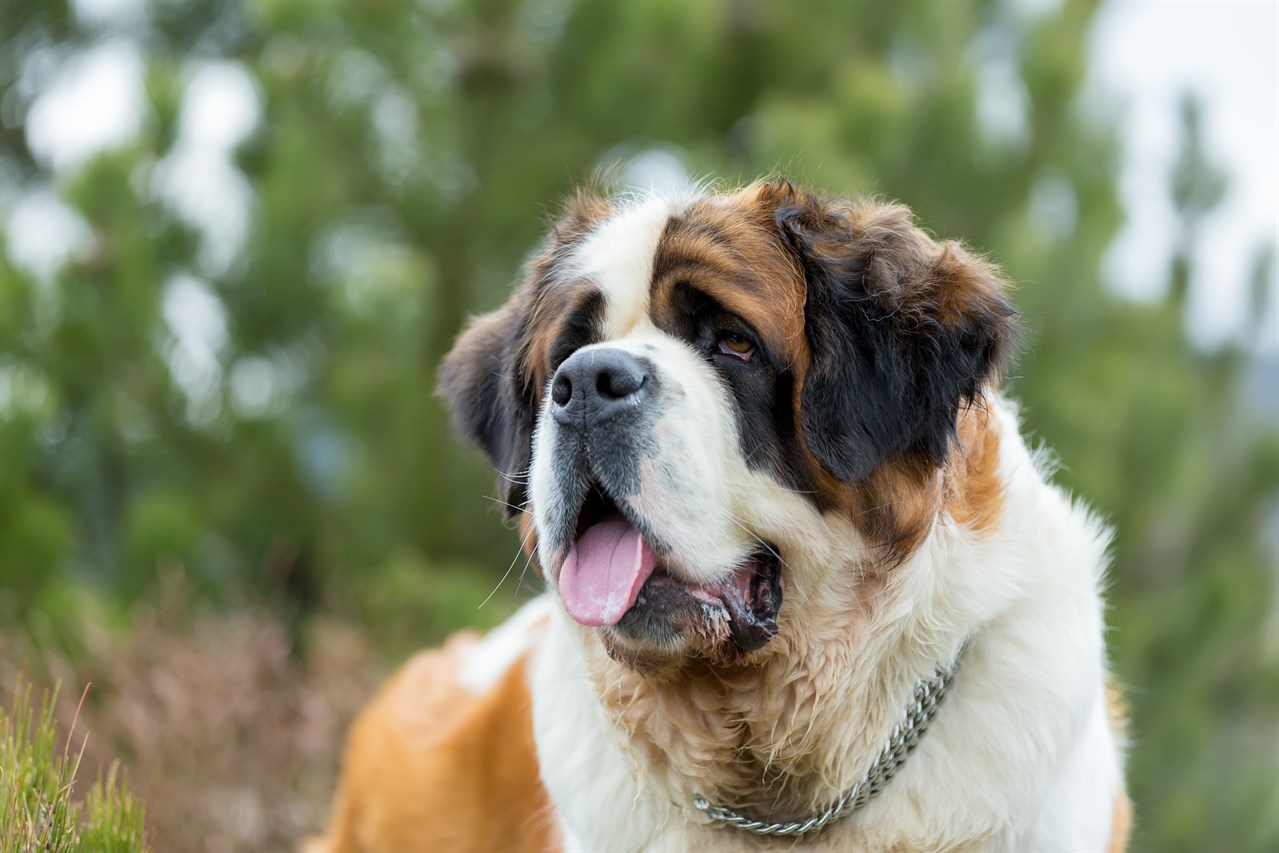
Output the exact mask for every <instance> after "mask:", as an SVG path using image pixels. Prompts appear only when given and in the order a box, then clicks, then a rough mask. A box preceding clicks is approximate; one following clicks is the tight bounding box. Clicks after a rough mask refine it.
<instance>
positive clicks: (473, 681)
mask: <svg viewBox="0 0 1279 853" xmlns="http://www.w3.org/2000/svg"><path fill="white" fill-rule="evenodd" d="M550 611H551V606H550V601H548V600H547V599H546V597H545V596H541V597H538V598H535V599H533V600H532V601H530V602H528V603H526V604H525V605H524V606H523V607H521V608H520V609H519V610H517V611H516V612H515V615H513V616H512V617H511V618H509V619H507V620H506V621H505V622H503V623H502V624H501V625H500V626H498V627H497V628H495V629H494V630H492V631H490V632H489V633H488V634H486V635H485V637H484V639H482V640H480V641H479V642H478V643H476V644H475V645H474V646H471V647H470V648H468V649H467V650H466V651H465V652H464V653H463V657H462V666H461V668H460V669H459V671H458V676H457V680H458V683H460V684H461V685H462V686H463V687H465V688H466V689H467V690H470V691H471V692H472V693H484V692H485V691H487V690H489V689H490V688H492V687H493V685H495V684H497V682H498V681H500V680H501V678H502V676H503V675H505V674H506V672H507V670H509V669H510V668H511V665H512V664H514V663H515V662H516V661H517V660H519V659H520V658H521V657H522V656H523V655H524V653H525V652H527V651H528V650H529V649H530V648H532V647H533V643H534V642H536V640H537V637H538V632H537V631H536V630H535V629H536V627H537V626H538V625H539V624H540V623H542V622H544V621H545V620H546V617H547V614H548V613H550Z"/></svg>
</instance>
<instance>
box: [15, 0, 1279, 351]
mask: <svg viewBox="0 0 1279 853" xmlns="http://www.w3.org/2000/svg"><path fill="white" fill-rule="evenodd" d="M0 2H3V0H0ZM76 5H77V8H78V14H79V15H80V16H81V18H82V19H85V20H87V21H93V22H114V23H117V24H118V23H120V22H121V21H122V20H123V19H127V18H130V17H133V16H136V15H137V14H140V13H142V11H141V10H144V9H145V6H144V5H143V4H142V3H141V2H135V1H134V0H79V2H78V3H77V4H76ZM1026 5H1027V7H1028V8H1030V9H1042V8H1044V7H1045V6H1051V5H1053V4H1052V2H1051V0H1048V2H1035V3H1028V4H1026ZM1091 52H1092V60H1093V62H1092V68H1091V77H1090V80H1089V87H1088V89H1089V101H1090V103H1091V104H1092V105H1093V106H1094V107H1095V108H1096V109H1099V110H1103V111H1106V112H1107V113H1108V114H1113V115H1117V116H1118V117H1119V120H1120V128H1121V139H1122V141H1123V145H1124V150H1125V165H1124V168H1123V170H1122V173H1121V192H1122V194H1123V199H1124V202H1125V206H1126V208H1127V211H1128V222H1127V224H1126V225H1125V227H1124V229H1123V231H1122V232H1121V233H1120V235H1119V238H1118V239H1117V240H1116V242H1115V244H1114V246H1113V248H1112V250H1111V252H1110V254H1109V256H1108V258H1107V262H1106V273H1107V278H1108V280H1109V282H1110V283H1111V285H1112V286H1113V287H1114V288H1115V290H1116V291H1118V292H1119V293H1121V294H1123V295H1125V296H1127V297H1129V298H1133V299H1151V298H1154V297H1157V296H1158V295H1159V291H1160V288H1161V287H1162V286H1163V285H1164V284H1165V283H1166V281H1167V268H1168V267H1167V264H1168V259H1169V257H1170V255H1171V251H1172V248H1173V247H1172V240H1173V236H1174V228H1173V223H1174V219H1173V210H1172V206H1171V202H1170V200H1169V199H1168V195H1167V192H1168V190H1167V187H1168V174H1169V170H1170V169H1171V167H1172V164H1173V161H1174V159H1175V156H1176V148H1177V141H1178V101H1179V99H1180V97H1181V95H1182V93H1183V92H1186V91H1189V92H1193V93H1196V94H1198V95H1199V96H1200V98H1201V101H1202V103H1203V105H1204V107H1205V130H1206V137H1207V147H1208V151H1209V155H1210V156H1211V157H1212V158H1213V159H1214V160H1215V161H1216V162H1218V163H1219V164H1221V165H1222V166H1223V167H1224V168H1225V170H1226V172H1227V174H1228V176H1229V187H1228V190H1227V195H1226V198H1225V200H1224V201H1223V203H1222V205H1221V208H1220V209H1219V211H1218V213H1217V215H1215V216H1214V217H1213V218H1212V220H1211V221H1210V222H1209V223H1208V226H1207V228H1206V231H1205V234H1204V245H1203V246H1201V247H1200V249H1201V255H1200V259H1201V263H1200V269H1199V270H1198V271H1197V274H1196V278H1195V281H1194V283H1193V288H1192V305H1191V312H1190V332H1191V335H1192V337H1193V338H1194V340H1195V341H1196V342H1197V343H1199V344H1200V345H1204V346H1212V345H1214V344H1217V343H1219V342H1221V341H1222V340H1223V339H1225V338H1228V337H1230V336H1232V335H1237V334H1238V333H1239V331H1240V330H1241V329H1242V328H1244V327H1245V326H1246V325H1247V324H1248V323H1249V322H1251V320H1250V319H1249V318H1248V317H1247V314H1248V312H1249V306H1248V284H1249V275H1250V271H1251V269H1252V264H1253V259H1254V257H1255V255H1256V252H1257V251H1258V250H1259V249H1260V248H1261V247H1262V246H1264V245H1266V244H1267V243H1269V244H1271V245H1275V246H1279V0H1112V2H1110V3H1108V4H1106V5H1104V6H1103V7H1102V10H1101V12H1100V14H1099V16H1098V18H1097V20H1096V23H1095V27H1094V30H1093V34H1092V41H1091ZM142 72H143V63H142V59H141V57H140V55H139V53H138V51H137V49H136V48H135V47H134V46H133V44H132V43H131V42H130V41H128V40H127V39H125V38H123V37H116V38H113V39H107V40H105V41H103V42H102V43H100V44H99V45H98V46H97V47H95V48H93V49H92V50H90V51H88V52H87V53H85V54H84V55H83V56H82V57H80V58H79V59H78V60H77V62H76V63H74V64H72V65H69V66H68V67H66V68H63V69H60V71H59V73H58V77H57V80H58V82H57V84H56V85H55V86H54V88H53V89H52V90H51V91H49V92H48V93H47V94H45V95H44V96H42V97H41V98H40V99H39V100H38V101H37V102H36V104H35V105H34V107H33V109H32V111H31V114H30V116H29V122H28V138H29V140H30V143H31V145H32V148H33V149H34V150H35V151H36V153H37V155H38V156H39V157H40V158H41V159H42V160H43V161H44V162H45V163H47V164H48V165H50V166H51V167H52V168H54V169H55V171H64V170H67V169H72V168H74V167H75V166H76V165H77V164H78V163H80V162H81V161H83V160H84V158H86V157H88V156H90V155H92V154H93V153H94V152H96V151H99V150H102V149H103V148H107V147H111V146H113V145H118V144H121V143H123V142H126V141H128V140H129V139H130V138H131V136H132V135H133V133H134V132H135V130H136V128H137V126H138V123H139V120H140V118H141V116H142V113H143V111H144V109H145V106H144V96H143V91H142ZM186 103H187V104H188V105H189V106H190V109H187V110H184V113H183V116H182V128H181V134H180V136H179V144H178V146H177V149H176V150H175V151H174V152H172V154H171V155H170V156H169V157H166V159H165V161H164V163H162V164H161V167H160V168H159V169H158V170H157V178H156V180H157V186H156V190H157V191H158V192H159V193H160V194H161V196H162V197H164V198H165V199H167V200H168V201H169V203H171V204H173V205H174V206H175V208H176V209H178V210H179V211H181V212H182V213H183V215H185V216H187V217H189V218H190V219H191V220H192V221H193V222H195V223H196V224H198V225H200V226H201V227H202V228H203V229H205V231H206V233H207V235H208V238H207V239H206V240H205V241H204V253H205V254H204V256H203V257H202V265H204V266H205V267H206V268H213V269H217V268H218V267H220V266H221V265H223V264H225V263H228V262H229V261H230V259H231V258H232V257H234V255H235V252H236V251H237V249H238V245H239V243H240V241H241V240H242V239H243V236H244V232H243V228H244V225H245V222H246V217H245V216H244V213H245V211H246V210H247V205H248V204H249V202H250V200H251V197H252V190H251V187H249V186H248V184H247V182H246V181H245V180H244V179H243V177H242V176H240V175H239V174H238V172H237V171H236V170H235V169H234V168H233V167H232V166H231V165H230V160H229V155H230V152H231V150H232V149H233V147H234V146H235V145H236V144H237V143H238V142H239V141H240V140H241V139H242V138H244V136H245V135H247V134H248V133H250V132H251V131H252V129H253V127H254V126H255V124H256V123H257V121H258V120H259V105H258V103H257V95H256V93H255V89H254V86H253V83H252V81H251V80H250V79H249V77H248V75H246V74H245V73H244V72H243V71H242V70H240V69H239V68H238V67H237V66H235V65H233V64H229V63H224V64H215V65H209V66H207V67H204V68H203V69H201V70H200V71H198V72H197V73H196V75H195V77H194V78H193V82H192V85H191V89H189V90H188V99H187V101H186ZM0 202H8V203H10V204H12V199H5V198H3V195H2V194H0ZM0 215H3V214H0ZM7 227H8V229H9V232H10V240H9V247H10V251H11V252H12V253H13V254H14V255H15V256H16V258H17V260H19V261H20V262H22V263H24V264H26V265H28V266H31V267H33V268H36V269H39V270H41V271H42V272H45V273H47V272H49V271H51V269H52V268H53V266H54V265H56V263H57V262H58V260H59V258H60V257H61V256H62V255H63V254H64V253H65V252H67V251H74V250H75V248H76V247H77V246H78V245H84V244H85V243H87V241H88V234H87V232H86V230H85V228H84V226H83V224H82V223H80V222H79V221H78V220H77V218H76V217H75V216H74V214H72V213H71V212H70V211H69V210H67V209H66V208H65V207H63V206H62V205H61V203H60V202H59V201H58V200H57V198H56V196H55V195H54V194H53V193H51V192H45V193H38V194H35V195H33V196H30V197H28V198H26V199H24V200H22V201H21V202H20V203H18V204H17V205H13V206H12V207H11V210H10V211H9V221H8V223H7ZM1270 285H1271V289H1270V300H1269V308H1268V311H1267V314H1266V317H1265V320H1264V326H1263V332H1262V340H1261V342H1260V343H1261V346H1262V348H1263V349H1265V350H1267V351H1271V352H1279V280H1272V281H1271V282H1270ZM179 290H180V289H179ZM185 302H186V304H185V307H184V305H183V304H178V305H177V306H176V307H174V306H172V305H170V306H166V313H167V314H174V313H176V314H179V315H180V314H182V313H183V312H196V313H198V312H201V311H206V310H208V304H209V303H208V300H203V299H194V298H193V299H190V300H185ZM188 319H189V322H187V323H186V325H187V326H190V327H193V328H199V327H200V326H201V324H202V323H203V325H204V326H209V322H207V321H205V320H203V319H202V318H199V317H191V318H188ZM213 325H214V326H216V325H217V323H216V322H214V323H213Z"/></svg>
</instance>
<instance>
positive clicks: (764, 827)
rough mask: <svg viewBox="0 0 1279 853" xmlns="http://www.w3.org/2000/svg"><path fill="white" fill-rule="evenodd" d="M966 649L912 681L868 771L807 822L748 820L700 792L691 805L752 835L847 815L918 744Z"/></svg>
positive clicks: (807, 828) (810, 826)
mask: <svg viewBox="0 0 1279 853" xmlns="http://www.w3.org/2000/svg"><path fill="white" fill-rule="evenodd" d="M967 650H968V644H967V643H965V644H964V645H963V646H962V647H961V648H960V650H959V654H957V655H955V659H954V660H953V661H952V662H951V663H950V665H949V666H947V667H940V666H939V667H937V669H936V670H935V671H934V673H933V676H932V677H931V678H927V679H924V680H922V681H920V682H919V683H918V684H916V685H915V695H914V698H913V701H912V702H911V703H910V704H909V705H907V706H906V713H905V715H904V716H903V717H902V719H901V722H899V723H898V724H897V725H896V726H894V727H893V732H892V734H891V735H889V737H888V743H886V744H885V745H884V748H883V750H881V751H880V753H879V757H878V758H877V759H875V763H874V764H872V765H871V767H870V769H869V770H867V771H866V775H865V776H863V777H862V778H861V779H860V780H858V781H857V782H856V783H855V784H854V785H853V787H852V788H850V789H849V790H848V793H846V794H844V796H842V797H840V798H839V799H838V800H837V801H836V802H835V803H834V804H833V805H831V807H830V808H828V809H826V810H825V811H823V812H820V813H818V814H816V815H813V816H812V817H810V818H808V819H807V820H801V821H794V822H792V823H769V822H766V821H761V820H752V819H751V818H749V817H746V816H745V815H743V814H741V813H740V812H736V811H733V810H732V809H730V808H728V807H727V806H719V805H714V804H713V803H711V802H710V801H709V800H707V799H706V798H705V797H703V796H702V795H701V794H694V795H693V807H694V808H696V809H697V810H698V811H700V812H703V813H705V814H706V816H707V817H709V818H710V819H711V821H713V822H715V823H720V824H724V825H725V826H731V827H733V828H734V829H740V830H743V831H744V832H753V833H755V834H756V835H791V836H800V835H807V834H809V833H812V832H818V831H819V830H821V829H823V828H825V827H827V826H829V825H830V824H832V823H834V822H835V821H837V820H840V819H842V818H845V817H848V816H849V815H850V814H852V813H853V812H855V811H857V810H858V809H859V808H861V807H862V806H864V805H866V803H867V802H869V801H870V800H871V799H872V798H873V797H874V796H875V795H876V794H878V793H879V792H880V791H882V790H883V789H884V786H885V785H887V784H888V782H889V780H890V779H892V778H893V775H894V774H895V773H896V772H897V769H898V768H899V767H901V766H902V765H903V764H904V763H906V758H907V756H909V755H910V754H911V753H912V752H914V750H915V747H916V746H918V745H919V740H920V738H922V737H923V736H924V732H926V731H927V730H928V724H929V723H931V722H932V721H933V717H935V716H936V715H937V709H938V708H939V707H940V706H941V703H942V700H944V699H945V698H946V694H947V693H948V692H950V685H951V683H952V682H953V681H954V678H955V671H956V670H958V669H959V662H960V661H961V660H962V659H963V657H964V652H965V651H967Z"/></svg>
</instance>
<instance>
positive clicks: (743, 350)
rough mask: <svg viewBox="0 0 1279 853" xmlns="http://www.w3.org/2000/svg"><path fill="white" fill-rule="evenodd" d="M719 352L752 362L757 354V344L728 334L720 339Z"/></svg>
mask: <svg viewBox="0 0 1279 853" xmlns="http://www.w3.org/2000/svg"><path fill="white" fill-rule="evenodd" d="M719 351H720V352H722V353H724V354H725V355H732V356H736V357H737V358H740V359H741V360H742V361H750V359H751V356H752V355H753V354H754V353H755V344H754V342H753V341H751V339H750V338H744V337H742V336H741V335H733V334H728V335H724V337H722V338H720V339H719Z"/></svg>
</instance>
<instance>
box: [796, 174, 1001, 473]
mask: <svg viewBox="0 0 1279 853" xmlns="http://www.w3.org/2000/svg"><path fill="white" fill-rule="evenodd" d="M805 201H806V203H796V204H788V205H783V206H782V207H780V208H779V209H778V211H777V214H776V222H777V225H778V227H779V228H780V229H781V232H782V233H783V234H784V235H785V238H786V239H787V240H788V242H789V243H790V245H791V246H792V247H793V249H794V251H795V253H796V254H797V256H798V258H799V260H800V263H801V264H802V267H803V270H804V274H805V277H806V279H807V286H808V293H807V304H806V308H805V314H806V329H807V334H808V338H809V345H810V347H811V349H812V353H813V364H812V367H811V368H810V370H809V373H808V375H807V376H806V377H805V380H804V387H803V391H802V394H801V402H800V409H801V412H800V415H801V418H800V420H801V423H802V428H803V431H804V437H805V439H806V441H807V443H808V447H809V450H810V451H811V452H812V454H813V455H814V456H815V457H816V458H817V460H818V461H819V462H820V463H821V464H822V467H824V468H825V469H826V470H827V471H829V472H830V473H831V474H833V475H834V476H836V477H838V478H839V479H841V480H843V481H844V482H847V483H853V484H856V483H859V482H862V481H864V480H865V479H866V478H867V477H868V476H869V475H870V474H871V473H872V472H873V471H874V470H875V469H876V468H878V467H879V466H880V465H882V464H884V463H885V462H887V461H889V460H891V459H893V458H894V457H896V456H898V455H899V454H902V453H917V454H921V455H922V456H923V457H924V458H925V459H926V460H927V461H928V462H929V463H931V464H935V465H940V464H941V463H942V462H944V461H945V458H946V453H947V449H948V446H949V443H950V440H951V438H952V437H953V436H954V434H955V428H956V421H957V416H958V412H959V409H960V408H961V406H964V405H967V404H968V403H970V402H971V401H972V400H973V398H974V397H975V396H976V395H977V394H978V392H979V391H980V389H981V386H982V385H983V383H985V382H986V381H987V380H988V379H989V378H990V377H991V376H992V375H993V374H994V373H995V372H996V371H997V370H998V368H999V367H1000V366H1001V362H1002V360H1003V358H1004V355H1005V353H1006V352H1007V350H1008V349H1009V346H1010V343H1011V340H1012V338H1013V337H1014V335H1015V329H1016V324H1015V321H1014V319H1013V318H1014V317H1015V316H1016V311H1015V310H1014V309H1013V307H1012V306H1011V304H1010V303H1009V302H1008V301H1007V299H1006V298H1005V297H1004V295H1003V293H1002V283H1001V282H999V281H997V280H991V281H973V280H967V279H970V278H971V277H975V276H986V275H993V272H992V271H991V270H990V268H988V267H986V266H985V265H984V264H981V263H978V262H972V263H971V266H967V265H966V263H967V259H966V256H965V255H963V253H962V252H960V251H958V250H955V249H954V247H943V246H941V245H938V244H936V243H934V242H933V241H931V240H930V239H929V238H927V237H925V236H923V235H922V233H921V232H919V231H918V230H917V229H916V228H915V226H914V225H913V224H912V223H911V222H910V220H909V216H908V215H907V214H905V212H904V211H901V212H900V215H899V216H898V217H897V218H896V219H893V218H892V217H891V211H890V216H888V217H885V220H886V221H884V222H881V223H877V226H876V228H875V230H874V233H873V234H867V233H860V234H859V233H857V232H856V228H855V224H854V223H853V222H852V221H851V219H850V218H849V217H850V216H851V215H854V214H852V213H851V212H848V211H847V210H846V209H845V210H842V211H839V212H834V213H832V212H828V211H825V210H822V209H820V208H818V207H816V206H815V205H816V204H819V203H818V202H816V201H815V200H813V199H807V200H805ZM956 287H963V288H965V290H966V292H965V293H964V294H961V295H959V296H956V295H955V294H953V293H949V292H946V289H947V288H956ZM947 300H949V301H947ZM943 306H945V309H943Z"/></svg>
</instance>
